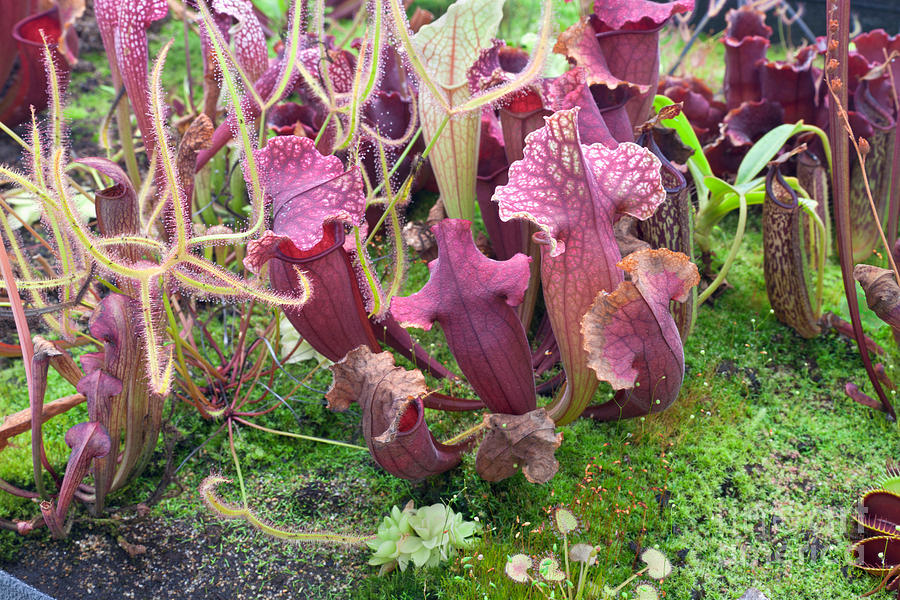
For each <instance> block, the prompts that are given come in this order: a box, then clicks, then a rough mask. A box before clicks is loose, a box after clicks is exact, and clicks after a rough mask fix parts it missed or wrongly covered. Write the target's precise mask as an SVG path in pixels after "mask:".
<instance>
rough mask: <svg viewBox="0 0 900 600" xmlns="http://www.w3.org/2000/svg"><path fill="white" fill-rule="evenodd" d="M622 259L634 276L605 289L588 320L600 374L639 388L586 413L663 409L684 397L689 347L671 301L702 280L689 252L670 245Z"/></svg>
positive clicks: (588, 342) (587, 342) (593, 363)
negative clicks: (684, 343) (681, 394)
mask: <svg viewBox="0 0 900 600" xmlns="http://www.w3.org/2000/svg"><path fill="white" fill-rule="evenodd" d="M619 265H620V266H621V267H622V268H623V269H624V270H625V271H627V272H628V273H629V274H630V275H631V280H630V281H625V282H623V283H622V284H620V285H619V287H618V288H616V290H615V291H614V292H612V293H611V294H610V293H607V292H605V291H601V292H600V293H599V294H598V295H597V300H596V302H595V303H594V305H593V306H592V307H591V309H590V311H589V312H588V313H587V314H586V315H585V317H584V320H583V322H582V331H583V333H584V348H585V351H586V352H587V353H588V357H589V363H588V364H589V366H590V367H591V368H592V369H593V370H594V372H595V373H596V374H597V377H598V378H599V379H600V380H601V381H607V382H609V384H610V385H611V386H612V387H613V389H616V390H624V389H629V388H633V389H630V391H628V392H627V393H625V394H620V395H619V397H617V398H616V399H613V400H610V401H608V402H606V403H604V404H602V405H599V406H595V407H591V408H590V412H589V413H586V414H589V415H590V416H591V417H592V418H595V419H600V420H611V419H617V418H628V417H634V416H637V415H642V414H647V413H650V412H656V411H660V410H663V409H664V408H666V407H667V406H669V405H670V404H671V403H672V402H674V401H675V399H676V398H677V397H678V392H679V390H680V389H681V382H682V379H683V377H684V350H683V348H682V345H681V337H680V335H679V333H678V328H677V327H676V326H675V321H674V320H673V319H672V315H671V314H670V313H669V310H668V309H669V301H670V300H677V301H679V302H683V301H684V300H686V299H687V297H688V295H689V294H690V291H691V288H692V287H693V286H695V285H697V284H698V283H699V282H700V274H699V272H698V271H697V267H696V265H694V264H693V263H692V262H690V260H689V259H688V257H687V256H685V255H684V254H681V253H678V252H672V251H670V250H666V249H661V250H642V251H639V252H635V253H634V254H631V255H629V256H627V257H626V258H624V259H622V261H621V262H620V263H619ZM622 396H624V398H622ZM622 400H624V401H622Z"/></svg>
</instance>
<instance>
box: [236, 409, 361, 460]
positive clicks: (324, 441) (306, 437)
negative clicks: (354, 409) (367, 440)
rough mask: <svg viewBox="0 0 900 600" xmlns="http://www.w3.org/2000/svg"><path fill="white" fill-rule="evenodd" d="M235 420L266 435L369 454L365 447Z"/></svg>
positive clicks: (238, 419) (237, 418)
mask: <svg viewBox="0 0 900 600" xmlns="http://www.w3.org/2000/svg"><path fill="white" fill-rule="evenodd" d="M276 406H277V405H276ZM234 420H235V421H237V422H238V423H241V424H243V425H247V426H248V427H253V428H255V429H259V430H260V431H265V432H266V433H274V434H275V435H283V436H286V437H292V438H297V439H299V440H307V441H309V442H320V443H322V444H331V445H332V446H341V447H343V448H352V449H354V450H362V451H363V452H367V451H368V450H369V449H368V448H366V447H365V446H357V445H356V444H350V443H347V442H338V441H337V440H329V439H327V438H320V437H313V436H311V435H302V434H299V433H290V432H288V431H279V430H278V429H269V428H268V427H263V426H262V425H257V424H256V423H253V422H251V421H247V420H245V419H242V418H240V417H234Z"/></svg>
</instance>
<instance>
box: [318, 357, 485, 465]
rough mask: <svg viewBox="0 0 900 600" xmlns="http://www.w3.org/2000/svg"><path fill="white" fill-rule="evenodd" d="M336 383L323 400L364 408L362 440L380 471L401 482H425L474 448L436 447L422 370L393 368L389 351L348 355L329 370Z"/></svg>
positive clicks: (338, 405)
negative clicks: (427, 416)
mask: <svg viewBox="0 0 900 600" xmlns="http://www.w3.org/2000/svg"><path fill="white" fill-rule="evenodd" d="M331 371H332V373H333V374H334V382H333V383H332V385H331V388H330V389H329V390H328V393H327V394H326V395H325V399H326V400H327V401H328V406H329V407H330V408H331V409H332V410H346V408H347V407H349V405H350V404H351V403H352V402H358V403H359V404H360V406H361V407H362V413H363V419H362V425H363V437H364V438H365V440H366V445H367V446H368V448H369V452H370V453H371V454H372V457H373V458H374V459H375V462H377V463H378V464H379V465H381V467H382V468H384V469H385V470H386V471H388V472H389V473H391V474H392V475H395V476H397V477H401V478H403V479H423V478H425V477H428V476H429V475H434V474H437V473H442V472H444V471H447V470H449V469H452V468H453V467H455V466H456V465H458V464H459V462H460V460H461V455H462V452H464V451H465V450H467V449H468V448H469V446H470V443H469V442H463V443H461V444H458V445H455V446H446V445H444V444H440V443H438V442H437V441H436V440H435V439H434V436H433V435H431V432H430V431H429V430H428V426H427V425H425V420H424V413H425V408H424V406H423V405H422V396H424V395H425V394H426V393H427V389H426V388H425V377H424V375H422V373H421V372H420V371H407V370H405V369H403V368H401V367H397V366H395V365H394V357H393V356H392V355H391V354H390V353H388V352H382V353H378V354H375V353H373V352H372V351H371V350H369V349H368V348H367V347H365V346H360V347H359V348H356V349H354V350H352V351H350V352H348V353H347V356H346V357H344V359H343V360H341V361H340V362H338V363H336V364H334V365H332V366H331Z"/></svg>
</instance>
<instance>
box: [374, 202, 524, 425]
mask: <svg viewBox="0 0 900 600" xmlns="http://www.w3.org/2000/svg"><path fill="white" fill-rule="evenodd" d="M471 225H472V224H471V223H470V222H468V221H465V220H461V219H444V220H443V221H441V222H440V224H438V225H436V226H434V227H433V228H432V231H433V232H434V234H435V237H436V239H437V244H438V248H439V255H438V258H437V259H436V260H434V261H432V262H431V263H429V264H428V268H429V271H430V272H431V277H430V278H429V280H428V283H427V284H425V287H424V288H422V290H421V291H419V292H418V293H416V294H414V295H412V296H408V297H395V298H394V299H393V301H392V302H391V314H393V316H394V317H395V318H396V319H397V321H398V322H399V323H400V324H401V325H403V326H414V327H420V328H422V329H425V330H428V329H431V325H432V323H433V322H437V323H440V325H441V329H442V330H443V332H444V336H445V337H446V338H447V344H448V345H449V347H450V351H451V352H453V356H454V357H456V360H457V362H458V364H459V367H460V369H461V370H462V372H463V374H464V375H465V376H466V379H468V381H469V383H470V384H471V385H472V388H473V389H474V390H475V392H476V393H477V394H478V397H479V398H480V399H481V400H482V401H483V402H484V403H485V405H486V406H487V407H488V408H490V409H491V410H492V411H493V412H499V413H506V414H515V415H521V414H525V413H527V412H529V411H532V410H534V409H535V408H536V402H537V400H536V395H535V390H534V375H533V373H532V369H531V360H530V359H531V348H530V347H529V345H528V339H527V337H526V335H525V330H524V328H523V327H522V323H521V322H520V321H519V319H518V317H517V316H516V313H515V311H514V310H513V307H514V306H516V305H518V304H519V303H520V302H521V301H522V297H523V295H524V294H525V289H526V288H527V286H528V275H529V271H528V263H529V259H528V257H526V256H525V255H523V254H517V255H516V256H514V257H513V258H511V259H509V260H508V261H503V262H499V261H494V260H491V259H489V258H487V257H486V256H484V255H483V254H481V252H479V251H478V248H476V247H475V243H474V241H473V240H472V231H471Z"/></svg>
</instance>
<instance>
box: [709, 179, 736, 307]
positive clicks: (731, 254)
mask: <svg viewBox="0 0 900 600" xmlns="http://www.w3.org/2000/svg"><path fill="white" fill-rule="evenodd" d="M739 200H740V203H741V206H740V212H739V214H738V226H737V230H736V231H735V232H734V241H733V242H732V243H731V249H730V250H729V251H728V256H727V257H726V258H725V264H723V265H722V268H721V270H719V274H718V275H716V278H715V279H713V281H712V283H710V284H709V287H707V288H706V289H705V290H703V292H702V293H700V294H699V295H698V296H697V306H700V305H702V304H703V303H704V302H706V300H707V299H708V298H709V297H710V296H711V295H712V294H713V292H715V291H716V289H718V287H719V286H720V285H721V284H722V282H723V281H725V277H726V276H727V275H728V271H729V270H730V269H731V265H732V264H733V263H734V259H735V257H736V256H737V253H738V249H740V247H741V241H743V239H744V227H745V226H746V225H747V198H746V197H745V196H744V194H740V196H739Z"/></svg>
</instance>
